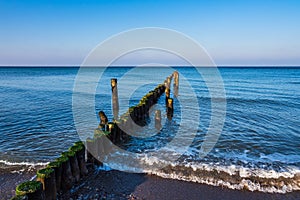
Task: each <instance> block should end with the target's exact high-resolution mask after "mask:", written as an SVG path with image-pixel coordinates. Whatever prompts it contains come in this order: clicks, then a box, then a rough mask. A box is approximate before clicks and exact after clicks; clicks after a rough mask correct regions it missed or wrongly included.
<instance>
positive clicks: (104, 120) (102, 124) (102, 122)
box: [98, 111, 108, 131]
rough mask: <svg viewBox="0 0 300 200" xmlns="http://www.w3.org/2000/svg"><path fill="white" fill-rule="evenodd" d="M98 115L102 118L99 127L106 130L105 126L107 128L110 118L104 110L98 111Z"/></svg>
mask: <svg viewBox="0 0 300 200" xmlns="http://www.w3.org/2000/svg"><path fill="white" fill-rule="evenodd" d="M98 115H99V118H100V123H99V126H98V128H100V129H101V130H104V131H105V128H107V127H106V125H107V123H108V119H107V117H106V115H105V113H104V112H103V111H100V112H99V113H98Z"/></svg>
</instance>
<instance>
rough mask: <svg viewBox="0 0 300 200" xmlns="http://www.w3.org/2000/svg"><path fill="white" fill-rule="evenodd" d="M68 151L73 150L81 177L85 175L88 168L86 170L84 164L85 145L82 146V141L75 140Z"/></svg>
mask: <svg viewBox="0 0 300 200" xmlns="http://www.w3.org/2000/svg"><path fill="white" fill-rule="evenodd" d="M70 151H73V152H75V155H76V158H77V162H78V167H79V171H80V176H81V177H83V176H85V175H87V173H88V170H87V168H86V164H85V146H84V144H83V142H81V141H78V142H76V143H75V144H74V145H73V146H72V147H71V148H70Z"/></svg>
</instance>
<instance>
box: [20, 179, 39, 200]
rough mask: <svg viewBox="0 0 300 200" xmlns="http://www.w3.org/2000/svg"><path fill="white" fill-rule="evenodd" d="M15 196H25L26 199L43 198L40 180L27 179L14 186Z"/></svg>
mask: <svg viewBox="0 0 300 200" xmlns="http://www.w3.org/2000/svg"><path fill="white" fill-rule="evenodd" d="M16 195H17V196H26V197H27V198H26V199H40V200H44V199H45V193H44V190H43V185H42V183H41V182H40V181H27V182H24V183H21V184H20V185H18V186H17V187H16Z"/></svg>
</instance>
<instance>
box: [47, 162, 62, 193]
mask: <svg viewBox="0 0 300 200" xmlns="http://www.w3.org/2000/svg"><path fill="white" fill-rule="evenodd" d="M48 167H50V168H52V169H54V171H55V185H56V192H58V191H59V190H60V188H61V172H62V167H61V162H58V161H53V162H50V163H49V164H48Z"/></svg>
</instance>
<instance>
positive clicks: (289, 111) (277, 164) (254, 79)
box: [0, 67, 300, 193]
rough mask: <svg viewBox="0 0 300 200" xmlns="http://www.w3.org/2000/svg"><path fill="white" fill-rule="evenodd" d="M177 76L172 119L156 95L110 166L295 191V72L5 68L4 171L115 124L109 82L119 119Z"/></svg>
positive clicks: (299, 111)
mask: <svg viewBox="0 0 300 200" xmlns="http://www.w3.org/2000/svg"><path fill="white" fill-rule="evenodd" d="M175 70H176V71H178V72H179V88H178V94H175V93H174V90H173V87H172V88H171V97H172V98H173V103H174V113H173V117H172V118H170V117H169V118H168V115H167V113H166V107H165V95H162V96H161V97H160V99H159V101H158V102H157V104H156V105H154V106H153V107H152V108H151V109H150V117H149V119H147V124H146V125H143V126H141V127H139V128H138V129H135V130H134V131H132V132H134V133H131V134H132V136H131V137H130V138H129V139H128V140H127V141H126V142H124V144H122V145H119V146H116V148H118V150H116V151H115V152H113V153H114V155H111V158H115V159H109V158H107V159H106V160H104V164H105V166H107V168H106V169H118V170H124V171H130V172H143V173H148V174H155V175H158V176H161V177H164V178H172V179H179V180H184V181H192V182H197V183H202V184H203V183H204V184H209V185H215V186H220V187H228V188H232V189H238V190H243V189H247V190H251V191H261V192H270V193H286V192H292V191H296V190H300V67H217V68H214V69H211V68H201V69H199V68H195V67H169V68H167V67H166V68H165V67H140V68H137V67H109V68H103V67H100V68H85V69H82V68H80V67H1V68H0V94H1V95H0V144H1V145H0V168H2V169H6V170H9V169H10V168H11V169H14V168H13V167H14V166H21V167H24V168H28V167H30V166H39V165H45V164H47V163H48V162H50V161H52V160H54V159H55V158H57V157H59V156H60V153H61V152H62V151H65V150H67V149H68V148H69V147H70V146H71V145H72V144H73V143H74V142H76V141H78V140H85V139H86V138H87V137H92V136H93V134H94V129H96V128H97V126H98V123H99V118H98V115H97V113H98V112H99V111H101V110H102V111H104V112H105V113H106V115H107V117H108V119H109V121H112V120H113V119H114V115H113V111H112V100H111V99H112V91H111V86H110V79H111V78H117V79H118V93H119V106H120V109H119V115H120V116H121V115H122V114H123V113H125V112H126V111H127V109H128V108H129V107H130V106H134V105H136V104H138V103H139V100H140V99H141V98H142V97H143V96H144V95H145V94H147V93H148V92H149V91H151V90H153V89H154V88H155V87H156V86H157V85H158V84H162V83H164V80H165V79H166V77H167V76H169V75H170V74H172V72H173V71H175ZM172 86H173V83H172ZM156 110H161V118H162V120H161V121H162V122H161V128H155V120H154V117H155V111H156ZM216 113H217V114H216ZM207 144H208V145H207ZM137 162H138V163H139V165H134V164H133V163H137Z"/></svg>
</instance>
